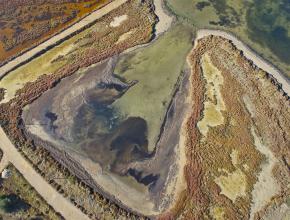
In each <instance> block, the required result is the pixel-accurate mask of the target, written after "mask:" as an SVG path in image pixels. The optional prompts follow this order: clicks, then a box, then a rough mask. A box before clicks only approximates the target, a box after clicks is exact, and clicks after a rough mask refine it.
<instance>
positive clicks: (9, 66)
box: [0, 0, 128, 80]
mask: <svg viewBox="0 0 290 220" xmlns="http://www.w3.org/2000/svg"><path fill="white" fill-rule="evenodd" d="M127 1H128V0H115V1H113V2H110V3H109V4H106V5H105V6H104V7H102V8H100V9H98V10H96V11H94V12H92V13H91V14H89V15H87V16H86V17H84V18H83V19H81V20H79V21H78V22H76V23H74V24H73V25H71V26H69V27H68V28H67V29H65V30H64V31H61V32H59V33H57V34H56V35H54V36H52V37H51V38H49V39H47V40H46V41H44V42H43V43H40V44H39V45H37V46H36V47H33V48H32V49H30V50H28V51H26V52H24V53H23V54H21V55H19V56H16V57H15V58H14V59H12V60H11V61H8V62H7V63H6V64H4V65H2V66H1V67H0V80H1V79H2V78H3V77H5V75H6V74H8V73H9V72H11V71H13V70H15V69H17V68H18V67H20V66H21V65H24V64H26V63H28V62H30V61H31V60H33V59H34V58H35V57H38V56H39V55H41V54H43V53H45V52H46V51H48V50H50V49H51V48H53V47H55V46H57V45H59V44H60V43H62V42H63V41H65V40H66V39H67V38H70V37H71V36H72V35H75V34H77V33H79V32H80V31H82V30H83V29H85V28H86V27H88V26H90V25H91V24H93V23H94V22H96V21H97V20H98V19H100V18H101V17H103V16H105V15H106V14H108V13H110V12H111V11H113V10H114V9H116V8H118V7H120V6H121V5H123V4H124V3H126V2H127Z"/></svg>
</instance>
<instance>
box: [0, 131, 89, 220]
mask: <svg viewBox="0 0 290 220" xmlns="http://www.w3.org/2000/svg"><path fill="white" fill-rule="evenodd" d="M0 140H1V142H0V148H1V150H2V151H3V155H5V158H6V160H8V161H9V162H10V163H12V164H13V165H14V166H15V167H16V169H17V170H18V171H19V172H20V173H21V174H22V175H23V176H24V178H25V179H26V180H27V181H28V182H29V183H30V185H31V186H32V187H33V188H34V189H35V190H36V191H37V192H38V193H39V194H40V195H41V196H42V197H43V198H44V199H45V201H46V202H47V203H48V204H49V205H51V206H52V207H53V208H54V210H55V211H56V212H59V213H60V214H61V215H62V216H63V217H64V218H65V219H67V220H89V217H88V216H86V215H85V214H84V213H82V212H81V211H80V210H79V209H78V208H76V207H75V206H74V205H73V204H72V203H71V202H70V201H69V200H68V199H66V198H64V197H63V196H62V195H61V194H60V193H58V192H57V191H56V190H55V189H54V188H53V187H52V186H51V185H50V184H49V183H48V182H46V181H45V180H44V179H43V177H42V176H41V175H39V174H38V173H37V172H36V171H35V170H34V169H33V167H32V166H31V164H30V163H29V162H28V161H26V160H25V159H24V158H23V156H22V155H21V154H20V152H18V151H17V150H16V148H15V146H14V145H13V144H12V143H11V141H10V140H9V139H8V137H7V136H6V134H5V133H4V131H3V129H2V128H0Z"/></svg>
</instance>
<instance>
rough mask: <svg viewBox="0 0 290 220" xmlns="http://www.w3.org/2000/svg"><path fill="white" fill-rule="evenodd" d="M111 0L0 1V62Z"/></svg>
mask: <svg viewBox="0 0 290 220" xmlns="http://www.w3.org/2000/svg"><path fill="white" fill-rule="evenodd" d="M109 2H110V0H97V1H93V0H81V1H74V0H49V1H32V0H26V1H19V0H9V1H8V0H4V1H1V2H0V64H1V63H3V62H4V61H6V60H9V59H10V58H12V57H13V56H15V55H17V54H19V53H21V52H22V51H24V50H27V49H29V48H31V47H32V46H34V45H37V44H39V43H40V42H42V41H44V40H45V39H48V38H49V37H50V36H52V35H54V34H55V33H57V32H59V31H60V30H62V29H64V28H66V27H68V26H69V25H71V24H72V23H74V22H76V21H78V20H79V19H80V18H83V17H84V16H86V15H87V14H89V13H90V12H92V11H94V10H96V9H98V8H100V7H102V6H104V5H106V4H107V3H109Z"/></svg>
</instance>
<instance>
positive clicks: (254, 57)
mask: <svg viewBox="0 0 290 220" xmlns="http://www.w3.org/2000/svg"><path fill="white" fill-rule="evenodd" d="M210 35H214V36H220V37H223V38H225V39H228V40H230V41H232V43H233V44H234V45H235V46H236V47H237V49H239V50H241V51H243V55H244V56H245V57H246V58H247V59H249V60H251V61H253V64H255V65H256V66H257V67H259V68H260V69H262V70H264V71H266V72H267V73H269V74H271V75H272V76H273V77H274V78H275V79H276V80H277V81H278V83H280V84H281V85H282V89H283V91H284V92H286V94H287V95H290V81H289V79H287V77H285V75H283V74H282V73H281V72H280V71H279V70H278V69H277V68H276V67H274V66H273V65H272V64H270V63H269V62H267V61H266V60H265V59H263V58H262V57H260V56H259V55H258V54H257V53H256V52H254V51H253V50H252V49H251V48H249V47H248V46H247V45H246V44H245V43H243V42H242V41H240V40H239V39H238V38H237V37H235V36H234V35H232V34H230V33H228V32H225V31H221V30H212V29H200V30H198V31H197V34H196V38H195V42H194V45H197V43H198V40H199V39H201V38H203V37H206V36H210Z"/></svg>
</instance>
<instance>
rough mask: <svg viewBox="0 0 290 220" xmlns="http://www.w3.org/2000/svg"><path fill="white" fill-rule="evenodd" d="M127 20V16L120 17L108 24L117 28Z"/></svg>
mask: <svg viewBox="0 0 290 220" xmlns="http://www.w3.org/2000/svg"><path fill="white" fill-rule="evenodd" d="M127 19H128V15H121V16H118V17H114V20H113V21H112V22H111V23H110V27H118V26H120V25H121V24H122V22H123V21H126V20H127Z"/></svg>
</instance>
